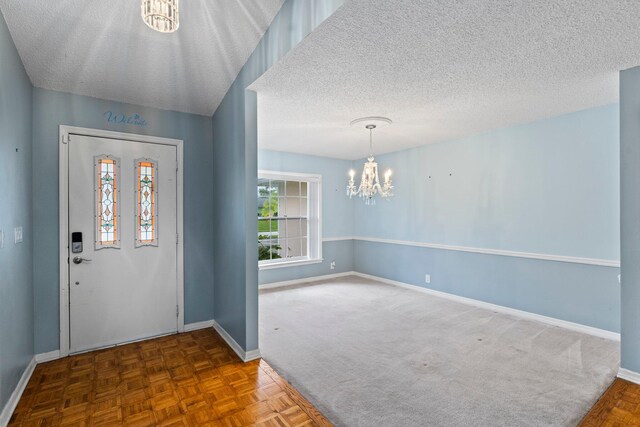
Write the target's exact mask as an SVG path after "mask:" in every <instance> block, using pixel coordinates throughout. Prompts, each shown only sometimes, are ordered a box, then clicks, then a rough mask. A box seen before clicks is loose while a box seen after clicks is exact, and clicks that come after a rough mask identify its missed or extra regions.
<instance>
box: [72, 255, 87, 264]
mask: <svg viewBox="0 0 640 427" xmlns="http://www.w3.org/2000/svg"><path fill="white" fill-rule="evenodd" d="M84 261H87V262H90V261H91V260H90V259H87V258H82V257H79V256H77V257H73V263H74V264H82V263H83V262H84Z"/></svg>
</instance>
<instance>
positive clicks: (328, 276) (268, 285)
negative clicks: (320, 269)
mask: <svg viewBox="0 0 640 427" xmlns="http://www.w3.org/2000/svg"><path fill="white" fill-rule="evenodd" d="M354 274H355V273H354V272H353V271H346V272H344V273H335V274H325V275H323V276H313V277H305V278H302V279H295V280H287V281H284V282H273V283H265V284H264V285H259V286H258V289H259V290H261V291H262V290H266V289H276V288H285V287H287V286H295V285H302V284H305V283H311V282H317V281H319V280H329V279H337V278H339V277H345V276H353V275H354Z"/></svg>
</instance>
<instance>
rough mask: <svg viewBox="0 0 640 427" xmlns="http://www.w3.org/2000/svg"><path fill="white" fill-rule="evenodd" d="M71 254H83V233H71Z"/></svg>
mask: <svg viewBox="0 0 640 427" xmlns="http://www.w3.org/2000/svg"><path fill="white" fill-rule="evenodd" d="M71 252H72V253H74V254H79V253H81V252H82V233H81V232H79V231H74V232H73V233H71Z"/></svg>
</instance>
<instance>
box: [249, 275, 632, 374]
mask: <svg viewBox="0 0 640 427" xmlns="http://www.w3.org/2000/svg"><path fill="white" fill-rule="evenodd" d="M344 276H359V277H362V278H365V279H370V280H375V281H377V282H381V283H385V284H387V285H392V286H398V287H401V288H405V289H410V290H413V291H417V292H422V293H425V294H429V295H433V296H437V297H440V298H446V299H448V300H451V301H456V302H459V303H462V304H467V305H472V306H474V307H479V308H484V309H487V310H493V311H497V312H498V313H504V314H509V315H512V316H516V317H520V318H523V319H527V320H533V321H537V322H542V323H546V324H548V325H552V326H558V327H560V328H564V329H569V330H571V331H575V332H580V333H583V334H588V335H593V336H596V337H600V338H605V339H608V340H612V341H620V334H619V333H616V332H611V331H606V330H604V329H599V328H594V327H592V326H587V325H582V324H579V323H573V322H569V321H567V320H561V319H556V318H554V317H548V316H543V315H541V314H536V313H531V312H528V311H523V310H518V309H515V308H510V307H505V306H502V305H497V304H492V303H489V302H484V301H479V300H475V299H472V298H466V297H461V296H459V295H454V294H449V293H446V292H442V291H436V290H434V289H429V288H424V287H422V286H418V285H411V284H409V283H404V282H399V281H397V280H391V279H385V278H384V277H379V276H373V275H371V274H365V273H360V272H357V271H348V272H346V273H338V274H330V275H326V276H315V277H307V278H305V279H299V280H290V281H288V282H278V283H270V284H268V285H262V286H260V289H273V288H280V287H285V286H292V285H299V284H304V283H311V282H317V281H320V280H327V279H333V278H337V277H344ZM630 381H631V380H630Z"/></svg>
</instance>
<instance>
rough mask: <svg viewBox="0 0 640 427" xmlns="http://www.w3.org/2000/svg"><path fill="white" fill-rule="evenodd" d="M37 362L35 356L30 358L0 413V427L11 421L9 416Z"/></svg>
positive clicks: (4, 426)
mask: <svg viewBox="0 0 640 427" xmlns="http://www.w3.org/2000/svg"><path fill="white" fill-rule="evenodd" d="M36 365H37V362H36V358H35V356H34V357H32V358H31V361H30V362H29V364H28V365H27V367H26V369H25V370H24V372H23V373H22V376H21V377H20V381H18V384H17V385H16V388H15V389H14V390H13V393H11V396H10V397H9V400H8V401H7V404H6V405H4V408H3V409H2V412H1V413H0V426H2V427H6V425H7V424H9V420H11V416H12V415H13V411H15V409H16V406H18V402H19V401H20V397H22V393H24V389H25V388H26V387H27V384H28V383H29V379H30V378H31V375H32V374H33V370H34V369H35V368H36Z"/></svg>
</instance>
